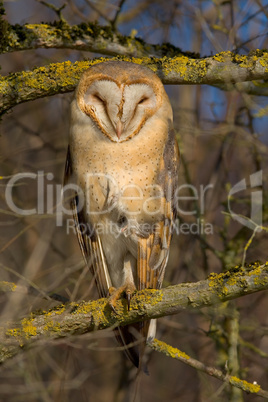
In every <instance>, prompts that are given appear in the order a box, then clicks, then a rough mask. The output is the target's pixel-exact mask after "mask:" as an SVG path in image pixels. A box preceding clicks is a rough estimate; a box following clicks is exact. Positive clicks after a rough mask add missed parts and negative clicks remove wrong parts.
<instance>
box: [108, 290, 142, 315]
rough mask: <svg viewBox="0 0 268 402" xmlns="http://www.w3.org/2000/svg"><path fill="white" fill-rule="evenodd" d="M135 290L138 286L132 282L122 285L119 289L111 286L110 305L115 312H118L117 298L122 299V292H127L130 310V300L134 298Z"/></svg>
mask: <svg viewBox="0 0 268 402" xmlns="http://www.w3.org/2000/svg"><path fill="white" fill-rule="evenodd" d="M135 290H136V288H135V286H134V285H132V284H131V285H129V284H128V285H124V286H121V287H120V288H118V289H115V288H113V287H111V288H110V289H109V294H110V297H109V301H108V302H109V305H110V306H111V308H112V310H113V311H114V312H115V313H116V312H117V311H116V302H117V300H119V299H120V297H121V296H122V294H125V296H126V299H127V307H128V308H127V309H128V311H129V309H130V301H131V299H132V295H133V293H134V291H135Z"/></svg>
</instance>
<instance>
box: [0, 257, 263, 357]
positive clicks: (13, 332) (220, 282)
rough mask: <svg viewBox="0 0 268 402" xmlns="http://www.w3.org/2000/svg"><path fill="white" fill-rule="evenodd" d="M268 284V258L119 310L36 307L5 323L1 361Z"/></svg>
mask: <svg viewBox="0 0 268 402" xmlns="http://www.w3.org/2000/svg"><path fill="white" fill-rule="evenodd" d="M264 289H268V263H266V264H263V265H261V264H260V263H255V264H254V265H251V266H249V267H247V269H243V268H239V267H237V268H234V269H233V270H231V271H228V272H226V273H222V274H211V275H210V276H209V278H208V279H207V280H204V281H200V282H198V283H188V284H180V285H176V286H170V287H168V288H166V289H162V290H150V289H146V290H143V291H139V292H137V293H136V294H135V295H134V297H133V298H132V300H131V306H130V307H131V308H130V311H128V310H127V302H126V300H124V299H122V300H119V301H118V303H117V307H116V309H117V314H116V313H114V312H113V311H112V309H111V307H110V305H109V304H108V301H107V299H100V300H96V301H90V302H82V303H70V304H66V305H60V306H59V307H57V308H56V309H52V310H50V311H41V312H38V313H32V314H31V316H30V317H28V318H24V319H23V320H22V321H21V322H20V323H18V324H14V325H12V326H11V325H10V324H8V325H7V326H6V327H4V328H1V330H0V362H3V361H5V360H6V359H7V358H9V357H11V356H13V355H15V354H17V353H18V352H19V350H20V349H21V348H22V347H24V346H29V345H35V344H36V342H37V341H39V340H40V341H44V340H48V339H53V338H63V337H68V336H70V335H79V334H82V333H86V332H89V331H93V330H96V329H105V328H109V327H114V326H117V325H121V326H123V325H128V324H131V323H134V322H137V321H142V320H146V319H148V318H158V317H163V316H166V315H169V314H176V313H179V312H180V311H182V310H184V309H188V308H189V309H197V308H198V309H200V308H202V307H206V306H211V305H213V304H216V303H219V302H223V301H226V300H231V299H235V298H238V297H240V296H244V295H247V294H250V293H254V292H259V291H261V290H264Z"/></svg>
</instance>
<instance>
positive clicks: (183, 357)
mask: <svg viewBox="0 0 268 402" xmlns="http://www.w3.org/2000/svg"><path fill="white" fill-rule="evenodd" d="M148 344H149V346H150V347H151V348H152V349H153V350H156V351H158V352H161V353H164V354H165V355H166V356H168V357H171V358H173V359H176V360H179V361H180V362H182V363H185V364H187V365H188V366H191V367H193V368H195V369H197V370H199V371H202V372H204V373H206V374H208V375H210V376H212V377H215V378H217V379H218V380H220V381H223V382H225V383H227V384H230V385H232V386H233V387H236V388H239V389H242V390H243V391H245V392H247V393H250V394H254V395H256V396H260V397H262V398H268V392H267V391H265V390H263V389H261V387H260V385H258V384H252V383H250V382H247V381H245V380H241V379H240V378H237V377H235V376H232V375H229V374H227V373H223V372H222V371H220V370H218V369H216V368H215V367H209V366H206V365H205V364H203V363H201V362H200V361H198V360H196V359H193V358H192V357H190V356H188V355H187V354H186V353H184V352H182V351H181V350H179V349H177V348H173V347H172V346H170V345H168V344H166V343H165V342H162V341H159V340H158V339H154V340H153V341H150V342H149V343H148Z"/></svg>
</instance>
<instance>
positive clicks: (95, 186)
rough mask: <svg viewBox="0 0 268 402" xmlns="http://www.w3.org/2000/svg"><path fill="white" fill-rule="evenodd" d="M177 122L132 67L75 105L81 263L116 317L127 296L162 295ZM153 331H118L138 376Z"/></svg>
mask: <svg viewBox="0 0 268 402" xmlns="http://www.w3.org/2000/svg"><path fill="white" fill-rule="evenodd" d="M172 122H173V116H172V109H171V105H170V102H169V99H168V96H167V94H166V92H165V90H164V87H163V85H162V82H161V81H160V79H159V78H158V77H157V76H156V75H155V74H154V73H153V72H152V71H151V70H149V69H148V68H146V67H142V66H139V65H137V64H134V63H131V62H123V61H107V62H102V63H99V64H96V65H94V66H92V67H90V68H89V69H88V70H87V71H86V72H85V73H84V74H83V75H82V78H81V79H80V81H79V84H78V86H77V88H76V91H75V95H74V99H73V101H72V104H71V123H70V137H69V147H68V154H67V160H66V171H65V178H66V179H65V183H74V184H75V185H76V186H77V187H76V188H77V191H76V193H75V195H74V196H73V199H72V203H71V204H72V208H73V213H74V219H75V222H76V228H77V235H78V240H79V244H80V247H81V250H82V254H83V256H84V258H85V261H86V263H87V264H88V266H89V267H90V269H91V271H92V273H93V276H94V278H95V282H96V286H97V289H98V293H99V296H100V297H107V296H109V303H110V305H111V307H112V308H113V309H114V310H115V311H116V301H117V299H118V298H119V297H120V296H121V295H122V296H123V295H124V296H125V297H126V298H127V302H128V306H131V297H132V295H133V293H134V292H135V291H136V290H140V289H144V288H153V289H159V288H161V286H162V281H163V277H164V272H165V267H166V264H167V260H168V254H169V247H170V240H171V235H172V227H173V225H174V220H175V217H176V202H175V193H176V187H177V170H178V161H179V151H178V146H177V142H176V140H175V136H174V131H173V126H172V124H173V123H172ZM154 327H155V325H153V322H151V325H150V322H148V321H146V322H142V323H137V324H135V325H132V326H128V327H121V328H118V329H117V330H116V337H117V338H118V340H119V341H120V342H121V344H122V345H124V346H125V351H126V354H127V355H128V357H129V358H130V360H131V361H132V362H133V363H134V365H136V366H137V367H140V365H141V357H142V355H143V351H144V344H145V340H146V337H147V336H150V337H154V333H153V331H154ZM138 334H139V336H138ZM139 337H140V339H141V341H140V344H141V345H138V346H137V343H139ZM137 340H138V341H137ZM133 342H134V343H135V344H136V346H133ZM129 344H131V346H128V345H129Z"/></svg>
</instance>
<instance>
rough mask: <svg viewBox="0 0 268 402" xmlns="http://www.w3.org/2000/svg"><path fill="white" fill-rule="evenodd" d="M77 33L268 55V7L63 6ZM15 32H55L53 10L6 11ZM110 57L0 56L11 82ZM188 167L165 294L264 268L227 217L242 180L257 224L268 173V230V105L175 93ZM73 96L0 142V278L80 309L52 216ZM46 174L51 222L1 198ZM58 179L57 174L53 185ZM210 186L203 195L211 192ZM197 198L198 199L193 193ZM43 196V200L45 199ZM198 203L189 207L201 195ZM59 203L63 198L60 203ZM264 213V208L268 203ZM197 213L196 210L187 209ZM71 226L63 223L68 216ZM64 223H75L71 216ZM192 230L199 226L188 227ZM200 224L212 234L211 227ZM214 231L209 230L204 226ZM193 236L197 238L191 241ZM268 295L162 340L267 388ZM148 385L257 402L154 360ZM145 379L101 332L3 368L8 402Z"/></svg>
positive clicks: (243, 204)
mask: <svg viewBox="0 0 268 402" xmlns="http://www.w3.org/2000/svg"><path fill="white" fill-rule="evenodd" d="M48 3H50V5H51V4H52V5H53V6H54V7H56V8H60V7H62V6H63V5H65V7H64V8H63V9H62V10H61V13H62V15H63V17H64V18H65V19H66V21H67V22H68V23H69V24H70V25H73V24H78V23H81V22H88V21H98V23H99V24H101V25H111V26H113V27H114V29H117V30H118V31H119V32H120V33H121V34H123V35H132V36H135V35H136V36H137V37H140V38H142V39H143V40H144V41H146V42H148V43H153V44H156V43H158V44H162V43H165V42H169V43H171V44H173V45H175V46H176V47H180V48H181V49H182V51H191V52H195V53H199V54H200V55H201V57H205V56H210V55H214V54H216V53H217V52H220V51H224V50H232V51H235V52H238V53H240V54H248V53H249V52H250V51H252V50H255V49H258V48H259V49H264V48H267V47H268V36H267V31H268V29H267V27H268V24H267V19H268V1H265V0H248V1H220V0H207V1H201V0H196V1H187V2H185V1H182V0H170V1H166V0H165V1H164V0H136V1H135V2H134V1H130V0H126V1H122V0H121V1H116V0H109V1H106V0H101V1H93V0H66V1H65V2H64V1H62V0H55V1H50V2H49V0H48ZM4 7H5V10H6V19H7V20H8V21H9V23H11V24H24V23H26V22H27V23H39V22H47V21H50V22H53V21H54V20H56V19H58V15H57V14H56V13H55V11H54V10H53V9H52V8H51V7H48V6H47V5H46V4H45V2H43V1H34V0H20V1H16V0H14V1H4ZM99 56H101V54H96V53H95V54H92V53H89V52H82V51H74V50H68V49H55V50H52V49H49V50H48V49H34V50H29V51H22V52H15V53H10V54H4V55H0V64H1V74H2V75H7V74H8V73H9V72H16V71H21V70H29V69H32V68H33V67H34V66H42V65H46V64H49V63H51V62H63V61H66V60H71V61H76V60H83V59H87V58H90V59H91V58H93V57H99ZM166 90H167V93H168V95H169V97H170V99H171V103H172V106H173V111H174V126H175V130H176V133H177V138H178V141H179V144H180V149H181V154H182V162H181V166H180V174H179V180H180V185H181V186H183V185H184V187H182V190H181V192H180V195H181V196H185V197H186V199H185V200H183V199H180V209H181V211H180V214H179V225H178V228H179V229H180V227H181V226H180V224H182V223H186V226H184V228H185V227H186V228H187V225H188V227H189V228H191V227H192V228H193V227H196V230H193V229H192V230H191V229H189V230H188V231H187V230H186V232H185V230H180V233H179V234H178V235H176V234H175V235H174V238H173V243H172V250H171V255H170V259H169V263H168V267H167V270H166V277H165V282H164V286H168V285H170V284H176V283H181V282H190V281H198V280H201V279H204V278H206V277H207V275H208V274H209V273H211V272H221V271H223V270H226V269H228V268H231V267H234V266H235V265H237V264H241V263H242V261H243V257H245V258H246V261H247V262H251V261H255V260H266V258H267V248H266V247H268V239H267V232H266V231H265V230H262V231H260V232H258V233H256V235H255V236H254V238H253V240H252V242H251V244H250V246H249V247H248V249H246V246H247V242H248V241H249V239H250V237H251V236H252V230H251V229H249V228H247V227H245V226H242V225H241V224H240V223H238V222H236V221H234V220H233V219H232V218H231V217H230V216H229V215H226V214H223V212H228V205H227V200H228V193H229V190H230V189H231V188H232V186H233V185H234V184H236V183H237V182H239V181H240V180H242V179H246V183H247V185H248V189H247V190H245V191H242V192H240V193H239V194H238V195H236V197H235V199H233V200H232V203H231V205H232V209H233V210H234V211H236V212H237V213H239V214H242V215H244V216H248V217H249V216H250V200H251V194H252V191H253V190H252V189H251V188H250V184H249V183H250V182H249V177H250V175H251V174H253V173H256V172H257V171H262V177H263V185H262V187H261V188H256V189H254V190H258V191H262V196H263V204H264V208H263V225H264V226H265V225H266V227H267V216H268V213H267V159H268V153H267V146H268V130H267V122H268V120H267V98H266V97H261V96H259V97H256V96H255V97H254V96H250V95H247V94H245V93H240V92H238V91H237V90H232V91H229V92H224V91H221V90H220V89H217V88H215V87H211V86H186V85H182V86H168V87H166ZM71 98H72V94H67V95H66V94H65V95H57V96H54V97H50V98H44V99H39V100H36V101H32V102H28V103H24V104H21V105H18V106H16V107H15V108H14V109H13V110H12V111H10V112H8V113H7V114H6V115H5V116H4V117H3V119H2V122H1V137H0V150H1V153H0V175H1V177H2V180H1V181H0V186H1V192H0V208H1V209H0V212H1V221H0V230H1V231H0V240H1V241H0V251H1V255H0V258H1V265H0V279H1V280H5V281H12V282H16V283H21V284H24V285H25V284H26V285H27V284H31V283H34V284H35V285H36V286H38V287H39V288H41V289H42V290H45V291H53V292H57V293H59V294H62V295H63V296H66V297H68V298H70V299H71V300H88V299H90V298H94V297H97V295H96V292H95V289H94V283H93V281H91V275H90V273H89V272H88V269H87V268H85V266H84V262H83V260H82V256H81V253H80V250H79V247H78V243H77V240H76V236H75V234H74V232H73V230H72V229H71V230H69V231H68V230H67V224H66V219H64V220H63V225H62V226H56V220H55V214H51V213H47V212H48V211H47V205H48V204H47V201H46V194H47V189H48V186H49V185H53V186H54V187H53V188H54V190H55V189H56V185H59V184H61V183H62V179H63V171H64V163H65V157H66V147H67V143H68V124H69V103H70V100H71ZM38 171H39V172H41V175H43V177H44V185H45V194H44V199H45V213H44V214H36V215H34V216H20V215H16V214H13V213H12V211H10V209H9V208H8V206H7V204H6V200H5V188H6V184H7V182H8V180H9V178H10V177H12V176H13V175H15V174H17V173H21V172H31V173H37V172H38ZM48 173H52V175H53V177H52V176H51V175H50V176H47V174H48ZM208 185H210V187H209V188H208V189H207V190H206V191H205V192H204V191H203V190H202V189H204V188H206V186H208ZM190 186H193V187H192V188H194V189H195V190H194V191H195V193H193V192H192V191H191V187H190ZM13 195H14V200H15V202H16V204H17V205H18V206H19V207H21V208H25V209H30V208H35V207H36V203H37V198H38V188H37V181H36V180H33V179H28V180H27V179H25V180H23V181H20V182H18V186H17V187H16V189H15V190H14V192H13ZM39 196H40V194H39ZM189 197H192V198H191V199H190V198H189ZM56 202H57V199H56V190H55V191H54V198H53V204H54V205H55V204H56ZM265 204H266V206H265ZM191 211H194V213H191ZM65 218H66V217H65ZM67 218H68V217H67ZM193 223H194V224H196V226H190V225H191V224H193ZM202 228H203V229H202ZM206 228H207V230H206ZM191 232H192V233H191ZM267 301H268V300H267V293H266V292H262V293H258V294H256V295H250V296H246V297H243V298H241V299H240V300H237V301H236V302H232V303H228V304H224V305H222V306H220V307H214V308H207V309H203V310H202V311H200V312H188V311H186V312H182V313H181V314H178V315H176V316H172V317H166V318H163V319H160V320H158V332H157V337H159V338H161V339H163V340H165V341H166V342H169V343H170V344H171V345H173V346H175V347H178V348H180V349H182V350H184V351H185V352H186V353H188V354H190V355H191V356H193V357H195V358H197V359H199V360H200V361H202V362H204V363H205V364H207V365H211V366H217V367H220V368H221V369H223V370H228V372H230V373H231V374H234V375H236V376H238V377H240V378H242V379H246V380H248V381H250V382H253V381H257V382H258V383H259V384H261V385H262V387H263V388H266V389H267V388H268V381H267V378H268V364H267V357H268V337H267V335H268V315H267ZM0 302H1V321H2V322H6V321H7V320H8V321H12V320H16V319H18V318H21V317H23V316H25V315H26V314H28V313H29V312H30V311H32V310H34V309H36V308H44V309H47V308H50V307H52V306H53V305H55V304H56V303H55V302H54V303H51V302H50V303H49V302H47V301H43V300H41V301H40V299H38V298H34V297H31V296H28V297H26V296H25V295H23V296H22V295H19V296H12V297H10V296H6V295H1V296H0ZM148 358H149V371H150V375H149V376H142V378H141V379H140V384H139V390H138V392H137V395H136V398H137V399H136V400H137V401H145V400H146V401H148V402H149V401H154V402H157V401H163V400H169V401H177V400H181V401H186V402H188V401H189V402H191V401H193V402H197V401H198V402H199V401H200V402H201V401H202V402H205V401H206V402H207V401H227V400H228V401H255V399H254V396H252V395H246V394H243V393H242V392H240V391H238V390H234V389H230V388H229V387H228V386H225V385H222V384H221V383H220V382H219V381H217V380H215V379H213V378H211V377H208V376H206V375H205V374H202V373H201V374H200V373H199V372H197V371H195V370H193V369H192V368H190V367H187V366H184V365H182V364H181V363H178V362H176V361H173V360H172V359H169V358H166V357H165V356H163V355H161V354H157V353H156V352H154V353H152V354H150V356H149V357H148ZM134 377H135V369H132V368H131V367H130V364H129V362H128V361H126V359H125V357H124V355H123V354H122V352H121V351H119V350H118V347H117V344H116V343H115V341H114V338H113V334H112V332H111V331H102V332H96V333H94V334H89V335H84V336H80V337H76V338H72V339H70V340H68V341H66V340H65V341H62V342H59V341H58V342H57V343H56V344H55V345H48V344H44V345H40V346H38V347H37V348H35V349H33V350H31V351H29V352H27V353H23V354H22V355H20V356H18V357H16V358H15V359H12V360H10V362H8V363H7V364H5V365H4V366H3V367H1V368H0V383H1V385H0V399H2V400H5V401H20V400H22V401H25V400H27V401H75V400H76V399H78V400H79V401H89V400H92V401H96V402H97V401H100V402H101V401H104V400H110V401H128V400H131V395H132V394H131V393H132V392H133V379H134Z"/></svg>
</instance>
